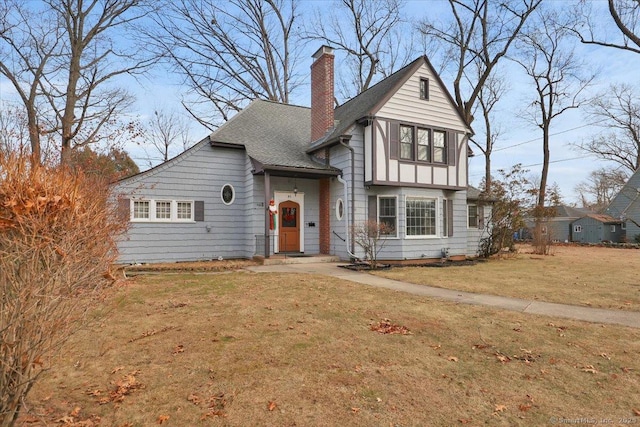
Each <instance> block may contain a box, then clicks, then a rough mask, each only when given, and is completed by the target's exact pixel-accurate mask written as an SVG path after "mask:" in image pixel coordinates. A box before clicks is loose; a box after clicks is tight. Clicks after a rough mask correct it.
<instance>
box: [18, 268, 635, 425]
mask: <svg viewBox="0 0 640 427" xmlns="http://www.w3.org/2000/svg"><path fill="white" fill-rule="evenodd" d="M505 262H506V261H505ZM539 262H543V261H539ZM480 267H481V266H480ZM447 270H449V269H447ZM429 271H431V270H429ZM639 360H640V330H638V329H632V328H626V327H618V326H610V325H606V326H604V325H598V324H590V323H585V322H578V321H571V320H566V319H562V320H561V319H556V318H550V317H542V316H534V315H524V314H520V313H513V312H506V311H497V310H494V309H489V308H484V307H477V306H467V305H459V304H455V303H451V302H441V301H435V300H431V299H427V298H423V297H416V296H412V295H407V294H404V293H400V292H396V291H391V290H386V289H378V288H371V287H367V286H363V285H359V284H354V283H350V282H345V281H341V280H338V279H334V278H328V277H320V276H314V275H300V274H275V273H270V274H257V273H248V272H234V273H222V274H199V275H196V274H180V275H175V274H174V275H170V274H165V275H154V276H141V277H137V278H135V279H134V280H130V281H127V282H125V283H124V284H123V285H121V286H120V287H119V288H118V289H117V290H116V291H115V292H114V293H113V295H112V296H111V297H109V299H108V301H107V302H106V303H105V306H104V309H103V310H102V311H101V312H100V313H95V320H94V322H93V323H92V324H91V325H90V326H89V327H87V328H85V329H83V330H81V331H79V332H78V333H76V334H74V335H73V336H72V337H71V338H70V340H69V342H68V343H67V345H66V346H65V348H64V349H62V351H61V352H60V353H59V354H58V355H56V356H55V357H54V358H53V359H52V360H50V369H49V370H48V371H46V372H45V373H43V375H42V376H41V378H40V381H39V382H38V383H37V384H36V386H35V387H34V388H33V391H32V394H31V395H30V396H29V399H28V402H27V406H26V407H27V408H28V409H29V413H28V414H26V415H25V416H23V418H22V423H23V424H24V425H34V426H35V425H65V424H66V425H70V426H83V427H89V426H96V425H100V426H119V427H125V426H126V427H136V426H152V425H160V424H161V425H166V426H199V425H203V426H205V425H212V426H319V425H323V426H325V425H327V426H334V425H335V426H378V425H380V426H389V425H394V426H395V425H399V426H426V425H429V426H451V425H459V424H461V425H464V424H468V425H483V424H489V425H504V426H517V425H522V426H530V425H547V424H548V422H549V420H550V419H551V417H556V418H558V419H576V418H584V417H590V418H597V419H603V418H611V419H613V420H614V421H615V422H617V421H618V420H620V419H626V420H635V422H640V404H639V403H638V393H639V391H640V363H639V362H638V361H639Z"/></svg>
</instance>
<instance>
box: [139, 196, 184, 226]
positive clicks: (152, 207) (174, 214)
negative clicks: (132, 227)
mask: <svg viewBox="0 0 640 427" xmlns="http://www.w3.org/2000/svg"><path fill="white" fill-rule="evenodd" d="M135 202H149V218H134V217H133V211H134V204H135ZM157 202H169V203H171V207H170V211H171V213H170V218H156V203H157ZM178 202H180V203H191V218H190V219H178ZM129 221H130V222H136V223H140V222H141V223H156V224H157V223H161V224H167V223H173V222H180V223H195V222H196V221H195V202H194V201H193V200H184V199H181V200H170V199H164V198H163V199H148V198H139V199H131V200H130V201H129Z"/></svg>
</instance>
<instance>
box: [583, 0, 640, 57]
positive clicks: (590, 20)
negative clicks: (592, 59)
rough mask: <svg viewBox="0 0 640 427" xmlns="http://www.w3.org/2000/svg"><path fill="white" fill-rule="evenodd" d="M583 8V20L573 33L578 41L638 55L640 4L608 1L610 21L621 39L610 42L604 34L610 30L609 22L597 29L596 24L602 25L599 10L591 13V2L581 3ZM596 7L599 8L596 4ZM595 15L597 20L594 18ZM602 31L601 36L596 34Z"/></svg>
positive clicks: (632, 0) (620, 0)
mask: <svg viewBox="0 0 640 427" xmlns="http://www.w3.org/2000/svg"><path fill="white" fill-rule="evenodd" d="M580 4H581V5H582V7H583V9H582V12H583V18H584V19H583V20H582V22H580V23H579V24H580V25H575V26H574V27H572V28H573V31H574V32H575V33H576V34H577V35H578V37H579V38H580V41H582V43H585V44H593V45H598V46H604V47H610V48H614V49H620V50H626V51H629V52H633V53H640V2H638V1H637V0H608V1H607V6H608V10H609V15H610V16H611V20H612V21H613V24H614V25H615V27H617V29H618V30H619V32H620V33H619V34H618V35H621V36H622V39H618V40H613V41H611V40H610V39H609V37H607V35H606V32H608V29H609V28H612V27H613V26H612V25H611V22H610V21H609V22H606V24H604V25H606V27H605V28H604V29H603V28H598V25H597V24H596V22H598V23H600V25H603V24H602V14H600V13H599V10H598V11H596V12H595V14H594V12H593V6H594V4H593V3H592V2H581V3H580ZM595 5H596V6H599V5H598V4H597V3H596V4H595ZM596 15H597V20H594V16H596ZM601 31H602V33H603V34H596V33H600V32H601Z"/></svg>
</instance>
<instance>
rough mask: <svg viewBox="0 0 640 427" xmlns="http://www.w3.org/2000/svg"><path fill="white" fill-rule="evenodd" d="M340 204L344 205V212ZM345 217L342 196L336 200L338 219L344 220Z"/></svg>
mask: <svg viewBox="0 0 640 427" xmlns="http://www.w3.org/2000/svg"><path fill="white" fill-rule="evenodd" d="M340 205H342V213H341V212H340ZM343 218H344V200H342V198H341V197H339V198H338V200H336V219H337V220H338V221H342V219H343Z"/></svg>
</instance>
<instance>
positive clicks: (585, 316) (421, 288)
mask: <svg viewBox="0 0 640 427" xmlns="http://www.w3.org/2000/svg"><path fill="white" fill-rule="evenodd" d="M339 265H340V264H338V263H311V264H285V265H265V266H251V267H247V268H246V270H249V271H252V272H255V273H269V272H274V273H309V274H320V275H324V276H331V277H336V278H338V279H343V280H349V281H351V282H356V283H362V284H364V285H369V286H375V287H379V288H387V289H394V290H397V291H401V292H407V293H410V294H414V295H421V296H426V297H432V298H436V299H441V300H447V301H455V302H459V303H463V304H474V305H484V306H487V307H494V308H498V309H503V310H511V311H519V312H521V313H531V314H540V315H544V316H554V317H565V318H569V319H575V320H584V321H587V322H595V323H609V324H616V325H624V326H630V327H632V328H640V312H637V311H623V310H606V309H600V308H590V307H582V306H576V305H568V304H556V303H550V302H542V301H534V300H524V299H519V298H509V297H500V296H495V295H485V294H476V293H473V292H462V291H454V290H450V289H443V288H434V287H431V286H425V285H416V284H413V283H406V282H400V281H397V280H391V279H385V278H383V277H378V276H374V275H371V274H367V273H360V272H356V271H352V270H348V269H346V268H340V267H339Z"/></svg>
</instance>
